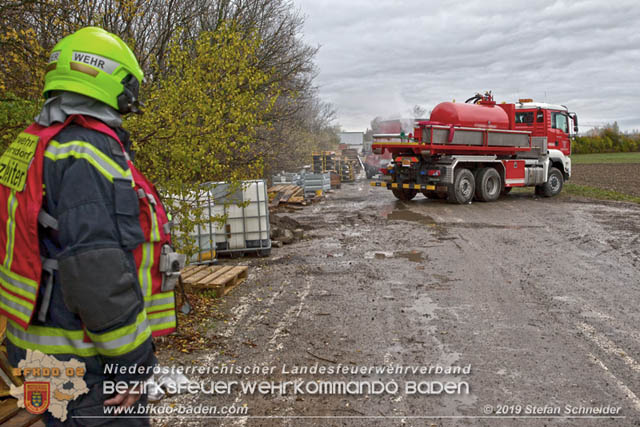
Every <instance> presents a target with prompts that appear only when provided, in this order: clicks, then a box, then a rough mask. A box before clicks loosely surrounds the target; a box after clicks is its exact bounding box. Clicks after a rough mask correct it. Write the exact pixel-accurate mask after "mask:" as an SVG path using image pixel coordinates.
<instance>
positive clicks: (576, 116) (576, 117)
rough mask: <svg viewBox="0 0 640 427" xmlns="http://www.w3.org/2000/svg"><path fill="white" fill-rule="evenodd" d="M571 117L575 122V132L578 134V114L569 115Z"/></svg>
mask: <svg viewBox="0 0 640 427" xmlns="http://www.w3.org/2000/svg"><path fill="white" fill-rule="evenodd" d="M569 117H571V120H573V132H574V133H578V115H577V114H576V113H569Z"/></svg>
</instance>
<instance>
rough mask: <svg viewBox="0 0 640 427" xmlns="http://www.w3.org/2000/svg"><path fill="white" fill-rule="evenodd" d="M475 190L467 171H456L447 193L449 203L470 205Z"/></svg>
mask: <svg viewBox="0 0 640 427" xmlns="http://www.w3.org/2000/svg"><path fill="white" fill-rule="evenodd" d="M475 188H476V181H475V179H474V178H473V173H471V171H470V170H469V169H464V168H461V169H458V170H457V171H456V175H455V178H454V180H453V188H452V189H451V191H450V192H449V202H451V203H458V204H460V205H462V204H465V203H470V202H471V199H473V194H474V192H475Z"/></svg>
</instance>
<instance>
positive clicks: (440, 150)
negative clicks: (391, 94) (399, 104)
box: [371, 92, 578, 204]
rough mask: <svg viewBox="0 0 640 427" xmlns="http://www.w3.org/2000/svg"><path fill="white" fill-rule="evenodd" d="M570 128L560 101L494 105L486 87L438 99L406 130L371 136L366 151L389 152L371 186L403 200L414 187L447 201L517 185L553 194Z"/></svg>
mask: <svg viewBox="0 0 640 427" xmlns="http://www.w3.org/2000/svg"><path fill="white" fill-rule="evenodd" d="M570 122H572V123H573V126H572V128H570V126H569V124H570ZM571 130H572V131H573V133H574V134H575V133H577V132H578V117H577V115H576V114H575V113H571V112H569V110H568V109H567V107H565V106H563V105H552V104H546V103H537V102H533V101H532V100H530V99H521V100H520V101H519V102H518V103H516V104H506V103H502V104H496V102H495V101H494V100H493V97H492V95H491V92H487V93H485V94H484V95H480V94H477V95H475V96H473V97H471V98H469V99H468V100H467V101H466V102H465V103H455V102H443V103H441V104H438V105H437V106H436V107H435V108H434V109H433V111H432V112H431V116H430V118H429V120H418V121H416V123H415V128H414V131H413V133H410V134H408V135H406V136H405V135H404V134H377V135H374V142H373V144H372V151H373V152H374V153H376V154H382V153H385V152H389V153H391V155H392V161H391V163H390V165H389V166H388V167H387V168H383V169H382V170H381V172H382V173H383V174H384V175H385V179H384V180H382V181H376V182H372V183H371V185H373V186H378V187H387V188H388V189H390V190H391V191H392V192H393V194H394V196H395V197H396V198H398V199H400V200H404V201H408V200H411V199H413V198H414V197H415V196H416V194H417V193H418V192H422V194H424V195H425V196H426V197H427V198H440V199H445V198H446V199H448V200H449V201H450V202H452V203H460V204H462V203H470V202H471V201H472V200H473V199H475V200H479V201H483V202H491V201H494V200H496V199H497V198H498V197H500V194H505V193H508V192H509V191H510V190H511V188H513V187H525V186H535V191H536V194H538V195H541V196H545V197H551V196H555V195H556V194H558V193H560V191H561V190H562V186H563V184H564V182H565V181H566V180H568V179H569V178H570V177H571V159H570V158H569V155H570V154H571V136H572V133H571Z"/></svg>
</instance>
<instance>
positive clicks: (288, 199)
mask: <svg viewBox="0 0 640 427" xmlns="http://www.w3.org/2000/svg"><path fill="white" fill-rule="evenodd" d="M267 193H268V194H269V207H270V208H275V207H278V206H279V205H280V204H295V205H306V204H307V202H306V201H305V198H304V188H303V187H300V186H297V185H292V184H280V185H274V186H273V187H270V188H269V189H267Z"/></svg>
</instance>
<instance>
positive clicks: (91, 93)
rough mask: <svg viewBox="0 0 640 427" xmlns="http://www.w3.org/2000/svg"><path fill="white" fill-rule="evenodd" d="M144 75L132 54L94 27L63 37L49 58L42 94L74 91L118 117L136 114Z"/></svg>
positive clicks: (109, 34)
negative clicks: (99, 103) (114, 110)
mask: <svg viewBox="0 0 640 427" xmlns="http://www.w3.org/2000/svg"><path fill="white" fill-rule="evenodd" d="M143 78H144V74H143V72H142V69H141V68H140V65H138V61H137V60H136V57H135V55H134V54H133V52H132V51H131V49H129V46H127V44H126V43H125V42H123V41H122V40H121V39H120V37H118V36H116V35H115V34H112V33H110V32H108V31H105V30H103V29H102V28H98V27H86V28H83V29H81V30H78V31H76V32H75V33H73V34H70V35H68V36H67V37H65V38H63V39H62V40H60V41H59V42H58V44H56V45H55V47H54V48H53V50H52V51H51V56H50V57H49V63H48V65H47V68H46V74H45V77H44V90H43V95H44V96H45V98H47V97H48V96H49V93H50V92H51V91H56V90H63V91H69V92H76V93H80V94H82V95H85V96H88V97H90V98H94V99H97V100H99V101H102V102H104V103H105V104H107V105H109V106H111V107H113V108H114V109H116V110H117V111H119V112H120V113H122V114H126V113H129V112H134V113H137V112H139V111H140V110H139V109H138V104H139V102H138V91H139V88H140V82H141V81H142V80H143Z"/></svg>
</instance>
